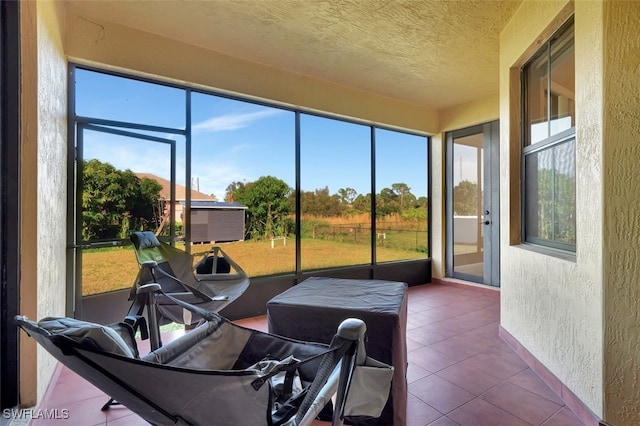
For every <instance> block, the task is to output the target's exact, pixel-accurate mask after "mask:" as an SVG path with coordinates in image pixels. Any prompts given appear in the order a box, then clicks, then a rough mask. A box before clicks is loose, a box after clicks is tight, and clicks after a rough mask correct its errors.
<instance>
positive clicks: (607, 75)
mask: <svg viewBox="0 0 640 426" xmlns="http://www.w3.org/2000/svg"><path fill="white" fill-rule="evenodd" d="M604 16H605V19H604V23H605V33H604V34H605V36H604V52H605V57H604V93H605V104H604V140H605V144H604V188H605V191H604V193H605V198H604V205H605V216H604V235H605V240H604V284H605V299H604V309H605V317H604V318H605V363H604V371H605V382H604V389H605V416H604V419H605V420H606V421H607V422H609V423H611V424H614V425H638V424H640V380H639V377H640V315H639V314H638V313H639V312H640V306H639V304H640V257H639V256H638V247H640V213H639V212H640V168H639V167H638V162H639V161H640V146H639V145H638V142H639V141H640V96H639V91H640V89H639V84H640V55H639V54H638V52H640V3H638V2H627V1H607V2H605V5H604Z"/></svg>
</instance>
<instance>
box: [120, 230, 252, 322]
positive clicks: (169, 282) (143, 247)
mask: <svg viewBox="0 0 640 426" xmlns="http://www.w3.org/2000/svg"><path fill="white" fill-rule="evenodd" d="M131 241H132V242H133V246H134V248H135V254H136V259H137V260H138V264H139V266H140V269H139V271H138V274H137V276H136V278H135V280H134V284H133V286H132V288H131V293H130V297H129V300H132V301H133V304H132V306H131V309H130V312H129V315H134V316H135V315H140V313H141V310H142V308H143V305H144V300H143V299H141V298H140V295H139V293H138V291H137V289H138V288H139V287H140V286H142V285H145V284H148V283H158V284H160V286H161V287H162V290H163V291H164V292H165V293H167V294H170V295H172V296H173V297H175V298H177V299H180V300H183V301H185V302H188V303H190V304H193V305H197V306H199V307H201V308H203V309H205V310H207V311H211V312H219V311H220V310H222V308H224V307H225V306H227V305H228V304H230V303H231V302H233V301H234V300H235V299H237V298H238V297H240V296H241V295H242V293H244V291H245V290H246V289H247V287H249V277H248V276H247V274H246V273H245V272H244V271H243V270H242V268H241V267H240V265H238V264H237V263H236V262H234V261H233V259H231V257H229V255H227V254H226V253H225V252H224V251H223V250H222V249H221V248H220V247H218V246H215V247H213V248H212V249H211V251H209V252H206V253H204V255H203V256H202V258H201V259H200V260H199V261H198V262H196V263H195V265H194V257H193V256H192V255H191V254H189V253H187V252H185V251H183V250H180V249H177V248H175V247H172V246H171V245H169V244H166V243H163V242H160V241H159V240H158V238H157V237H156V236H155V234H154V233H153V232H151V231H144V232H133V233H132V234H131ZM156 305H157V311H158V314H159V316H158V321H159V322H160V324H167V323H170V322H177V323H181V324H187V325H190V324H195V323H197V322H198V321H199V320H201V319H202V318H201V317H200V316H199V315H198V314H193V313H192V312H190V311H188V310H185V309H183V308H181V307H179V306H177V305H176V304H175V303H173V302H172V301H171V300H170V299H167V298H166V297H164V296H163V295H162V294H160V295H158V298H157V300H156Z"/></svg>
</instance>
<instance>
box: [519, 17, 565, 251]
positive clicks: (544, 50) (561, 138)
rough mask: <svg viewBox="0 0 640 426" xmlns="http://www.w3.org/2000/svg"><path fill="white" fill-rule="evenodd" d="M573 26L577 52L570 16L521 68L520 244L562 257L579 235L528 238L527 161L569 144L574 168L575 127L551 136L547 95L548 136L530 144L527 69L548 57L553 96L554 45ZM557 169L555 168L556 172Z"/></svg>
mask: <svg viewBox="0 0 640 426" xmlns="http://www.w3.org/2000/svg"><path fill="white" fill-rule="evenodd" d="M572 26H573V27H574V28H573V30H572V33H573V34H572V44H573V46H574V49H575V26H574V17H573V16H571V17H570V18H569V19H567V21H566V22H564V23H563V24H562V25H561V26H560V27H559V28H558V29H557V30H556V31H555V32H554V33H553V35H552V36H551V37H549V39H548V40H547V41H545V42H544V43H543V45H542V46H541V47H540V48H539V49H538V50H536V51H535V52H534V53H533V54H532V55H531V57H530V58H529V59H528V60H527V61H526V62H525V63H524V65H522V67H521V68H520V88H521V94H520V107H521V117H520V118H521V123H522V125H521V129H520V130H521V135H520V141H521V155H520V157H521V158H520V170H521V173H520V185H521V186H520V191H521V195H522V196H521V212H522V213H521V230H522V232H521V242H522V243H523V244H526V245H533V246H538V247H543V248H546V249H551V250H553V251H558V252H560V253H562V254H570V255H575V253H576V247H577V235H576V243H567V242H564V241H559V240H557V239H553V240H549V239H544V238H538V237H528V232H527V228H528V226H527V219H528V216H527V208H528V206H529V205H530V204H529V203H528V197H527V165H526V164H527V158H528V157H529V156H530V155H536V154H538V153H541V152H543V151H547V150H552V149H554V148H556V147H560V146H562V145H564V144H567V143H571V142H573V143H574V149H573V157H574V167H576V164H575V154H576V152H575V143H576V126H575V125H574V126H572V127H570V128H568V129H565V130H563V131H561V132H558V133H555V134H550V130H549V129H550V124H551V122H552V117H551V96H547V97H546V99H545V108H546V122H547V123H548V126H549V127H548V129H547V137H546V138H544V139H542V140H540V141H538V142H534V143H531V142H530V139H531V135H530V130H531V123H529V102H528V101H529V91H528V89H529V86H528V84H527V83H528V79H527V77H528V73H527V70H528V67H529V66H530V65H532V64H533V63H534V62H535V61H536V60H537V59H539V58H540V56H541V55H546V56H547V60H546V75H547V84H546V90H548V93H551V75H552V74H551V71H552V61H551V48H552V43H553V42H554V41H555V40H557V39H559V38H561V37H563V36H565V34H566V31H567V30H568V29H569V28H570V27H572ZM574 68H575V63H574ZM574 85H575V74H574ZM574 120H575V110H574ZM554 158H555V157H554ZM554 170H555V169H554ZM574 185H576V186H577V183H576V182H574ZM552 188H553V192H554V193H555V190H556V186H555V184H554V185H553V186H552ZM574 191H575V187H574ZM538 205H539V204H538ZM574 208H575V205H574ZM573 221H574V228H576V223H575V221H576V217H575V214H574V217H573ZM576 234H577V230H576Z"/></svg>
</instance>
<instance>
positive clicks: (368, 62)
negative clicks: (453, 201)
mask: <svg viewBox="0 0 640 426" xmlns="http://www.w3.org/2000/svg"><path fill="white" fill-rule="evenodd" d="M66 3H67V8H68V11H69V12H71V13H77V14H80V15H84V16H91V17H97V18H100V19H104V20H107V21H113V22H117V23H120V24H123V25H126V26H130V27H133V28H137V29H140V30H143V31H146V32H150V33H154V34H159V35H162V36H165V37H169V38H173V39H176V40H180V41H182V42H185V43H189V44H193V45H197V46H200V47H204V48H207V49H210V50H214V51H218V52H222V53H225V54H228V55H231V56H234V57H237V58H241V59H244V60H249V61H253V62H257V63H261V64H264V65H268V66H271V67H274V68H278V69H283V70H286V71H290V72H294V73H299V74H304V75H307V76H312V77H316V78H319V79H322V80H328V81H331V82H334V83H338V84H341V85H345V86H350V87H354V88H358V89H361V90H364V91H367V92H373V93H377V94H379V95H382V96H385V97H389V98H394V99H399V100H402V101H405V102H409V103H413V104H418V105H422V106H428V107H434V108H437V109H441V108H446V107H450V106H453V105H457V104H461V103H465V102H468V101H472V100H474V99H479V98H483V97H486V96H489V95H491V94H495V93H497V91H498V78H499V75H498V39H499V34H500V31H501V30H502V29H503V28H504V26H505V24H506V23H507V22H508V20H509V18H510V17H511V16H512V14H513V12H514V11H515V9H517V7H518V6H519V4H520V0H517V1H516V0H455V1H449V0H386V1H382V0H209V1H185V0H182V1H179V0H162V1H151V0H147V1H142V0H137V1H113V0H111V1H104V0H94V1H68V2H66Z"/></svg>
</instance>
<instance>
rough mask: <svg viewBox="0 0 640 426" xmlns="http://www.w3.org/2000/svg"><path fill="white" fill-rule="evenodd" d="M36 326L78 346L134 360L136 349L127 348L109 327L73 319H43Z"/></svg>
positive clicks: (122, 340)
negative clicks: (72, 341) (63, 337)
mask: <svg viewBox="0 0 640 426" xmlns="http://www.w3.org/2000/svg"><path fill="white" fill-rule="evenodd" d="M38 326H40V327H41V328H43V329H45V330H47V331H48V332H49V333H51V334H54V335H59V336H66V337H68V338H70V339H72V340H74V341H75V342H77V343H79V344H80V345H82V346H84V347H87V348H91V349H99V350H101V351H105V352H109V353H112V354H117V355H123V356H126V357H129V358H135V357H136V354H137V350H136V348H132V347H131V346H129V345H128V344H127V343H126V342H125V341H124V339H123V338H122V337H121V336H120V335H119V334H118V333H117V332H116V331H115V330H114V329H112V328H111V327H109V326H106V325H100V324H95V323H91V322H86V321H80V320H77V319H73V318H54V317H47V318H43V319H42V320H40V322H38Z"/></svg>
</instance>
